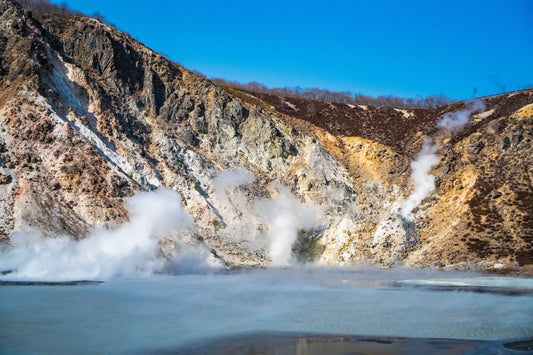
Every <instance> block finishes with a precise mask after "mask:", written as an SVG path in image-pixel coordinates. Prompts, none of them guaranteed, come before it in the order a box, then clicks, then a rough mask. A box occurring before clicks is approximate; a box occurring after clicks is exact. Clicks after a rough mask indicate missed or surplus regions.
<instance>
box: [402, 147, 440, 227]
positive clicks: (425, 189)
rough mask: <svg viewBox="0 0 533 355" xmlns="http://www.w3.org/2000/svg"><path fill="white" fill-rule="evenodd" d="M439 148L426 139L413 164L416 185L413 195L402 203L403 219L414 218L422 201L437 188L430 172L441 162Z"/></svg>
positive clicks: (413, 178)
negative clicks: (416, 209) (415, 211)
mask: <svg viewBox="0 0 533 355" xmlns="http://www.w3.org/2000/svg"><path fill="white" fill-rule="evenodd" d="M436 151H437V147H436V146H435V145H434V144H433V141H432V140H431V138H429V137H424V140H423V142H422V150H421V151H420V153H418V155H417V156H416V159H415V160H413V161H412V162H411V169H412V170H413V172H412V173H411V180H412V181H413V182H414V184H415V189H414V191H413V193H412V194H411V195H410V196H409V198H408V199H407V200H405V201H404V202H403V203H402V206H401V213H402V217H404V218H406V219H412V218H413V210H414V209H415V208H416V207H417V206H418V205H419V204H420V202H422V200H423V199H424V198H425V197H426V196H427V194H428V193H430V192H431V191H432V190H433V189H434V188H435V177H434V176H432V175H429V172H430V171H431V169H433V167H434V166H435V165H436V164H437V163H438V162H439V157H438V155H437V154H435V152H436Z"/></svg>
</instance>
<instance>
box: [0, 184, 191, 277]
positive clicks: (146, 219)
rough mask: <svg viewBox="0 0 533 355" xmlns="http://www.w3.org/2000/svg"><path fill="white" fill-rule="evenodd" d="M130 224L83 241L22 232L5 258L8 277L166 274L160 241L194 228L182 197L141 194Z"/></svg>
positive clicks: (1, 262) (0, 265) (133, 202)
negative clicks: (185, 210) (182, 205)
mask: <svg viewBox="0 0 533 355" xmlns="http://www.w3.org/2000/svg"><path fill="white" fill-rule="evenodd" d="M127 209H128V212H129V214H130V220H129V221H128V222H126V223H124V224H122V225H121V226H120V227H118V228H117V229H115V230H111V231H109V230H103V229H95V230H93V231H92V233H91V234H90V235H89V236H88V237H86V238H84V239H81V240H78V241H76V240H73V239H71V238H69V237H68V236H63V237H59V238H41V236H40V235H39V234H38V233H36V232H34V233H31V232H26V233H17V234H15V235H13V237H12V238H11V246H10V247H9V248H8V249H7V250H4V251H3V252H2V253H1V255H0V270H12V272H11V273H10V274H8V275H5V277H6V278H10V279H20V280H29V279H31V280H107V279H110V278H113V277H118V276H123V277H139V276H148V275H152V274H154V273H157V272H161V271H163V270H164V268H165V267H166V265H167V260H166V259H165V258H163V257H161V256H160V255H159V251H160V245H159V241H160V240H161V239H163V238H173V237H174V238H175V237H176V236H179V233H181V232H183V231H185V230H187V229H188V228H189V227H190V225H191V219H190V217H189V216H188V215H187V214H185V212H183V209H182V207H181V202H180V198H179V196H178V194H177V193H175V192H173V191H170V190H167V189H159V190H156V191H154V192H141V193H139V194H138V195H137V196H135V197H133V198H131V199H130V200H129V201H128V203H127Z"/></svg>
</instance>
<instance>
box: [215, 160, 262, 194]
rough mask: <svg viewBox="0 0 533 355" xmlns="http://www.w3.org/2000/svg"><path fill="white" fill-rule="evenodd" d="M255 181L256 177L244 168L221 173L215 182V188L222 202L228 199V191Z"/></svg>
mask: <svg viewBox="0 0 533 355" xmlns="http://www.w3.org/2000/svg"><path fill="white" fill-rule="evenodd" d="M254 181H255V175H254V174H252V173H251V172H249V171H248V170H246V169H244V168H238V169H236V170H227V171H223V172H221V173H220V174H219V175H218V176H217V177H216V178H215V180H214V181H213V187H214V188H215V191H216V193H217V196H218V197H219V199H220V200H222V201H223V200H225V199H226V198H227V190H228V189H230V188H235V187H237V186H241V185H245V184H251V183H252V182H254Z"/></svg>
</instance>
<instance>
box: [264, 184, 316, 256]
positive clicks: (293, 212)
mask: <svg viewBox="0 0 533 355" xmlns="http://www.w3.org/2000/svg"><path fill="white" fill-rule="evenodd" d="M276 188H277V190H278V192H279V194H278V196H277V197H276V198H275V199H274V200H268V201H260V202H258V203H257V204H256V209H257V210H258V212H260V213H261V214H263V215H264V216H265V218H266V220H267V223H268V225H269V235H270V238H271V241H270V248H269V256H270V259H271V260H272V264H273V265H276V266H288V265H290V264H291V263H292V259H293V258H292V245H293V244H294V242H295V241H296V239H297V237H298V231H299V230H302V229H303V230H310V229H312V228H313V227H314V226H315V224H316V223H317V222H318V220H319V216H320V214H321V211H320V209H319V208H318V207H316V206H306V205H303V204H302V203H300V202H299V201H298V200H297V199H296V198H295V197H294V196H293V195H292V194H291V193H290V191H289V190H288V189H287V188H286V187H283V186H280V185H278V186H277V187H276Z"/></svg>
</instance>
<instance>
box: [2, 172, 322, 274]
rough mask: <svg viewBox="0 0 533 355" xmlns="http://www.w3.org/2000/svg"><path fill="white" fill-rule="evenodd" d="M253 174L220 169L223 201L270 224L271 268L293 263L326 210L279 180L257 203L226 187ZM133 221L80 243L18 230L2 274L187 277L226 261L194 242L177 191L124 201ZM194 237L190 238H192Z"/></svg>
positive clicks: (218, 191) (4, 255) (219, 190)
mask: <svg viewBox="0 0 533 355" xmlns="http://www.w3.org/2000/svg"><path fill="white" fill-rule="evenodd" d="M254 180H255V176H254V175H253V174H252V173H250V172H249V171H247V170H245V169H242V168H241V169H237V170H234V171H224V172H221V173H220V174H219V175H218V176H217V178H216V179H214V181H213V186H214V188H215V192H216V196H217V197H218V199H219V200H220V201H219V203H221V204H222V206H228V205H229V206H231V205H235V204H236V203H237V204H244V206H241V208H242V207H244V208H246V209H250V210H251V211H252V217H253V219H254V221H245V222H244V223H246V224H250V225H254V223H255V224H258V223H261V224H262V225H264V226H266V229H267V233H266V235H265V236H264V237H265V238H266V239H267V249H268V255H269V256H270V258H271V261H272V265H274V266H289V265H291V264H293V263H294V259H293V257H292V245H293V244H294V242H295V241H296V239H297V236H298V232H299V231H302V230H309V229H312V228H313V227H314V226H315V225H316V223H318V221H319V218H320V215H321V210H320V209H319V208H318V207H316V206H307V205H304V204H302V203H300V202H299V201H298V200H297V199H296V198H295V197H294V196H293V195H292V194H291V193H290V191H289V189H288V188H286V187H284V186H282V185H280V184H274V186H273V190H275V191H276V196H275V197H274V198H273V199H272V200H271V199H260V200H258V201H256V202H254V203H250V202H249V201H246V200H245V198H244V197H243V196H241V195H239V194H233V195H232V197H233V201H230V199H229V197H228V194H227V193H228V192H229V191H231V190H232V189H235V188H237V187H239V186H241V185H245V184H250V183H252V182H253V181H254ZM127 209H128V212H129V214H130V220H129V221H128V222H126V223H124V224H122V225H121V226H119V227H118V228H116V229H114V230H104V229H95V230H93V231H92V232H91V233H90V235H89V236H87V237H86V238H84V239H81V240H73V239H72V238H70V237H68V236H62V237H58V238H44V237H42V235H41V234H40V233H39V232H38V231H27V232H20V233H16V234H14V235H13V236H12V238H11V244H10V246H9V247H6V248H5V249H4V250H3V251H2V252H1V253H0V271H3V272H4V273H6V272H8V273H6V275H3V276H2V278H3V279H11V280H32V281H71V280H109V279H112V278H116V277H127V278H132V277H133V278H135V277H148V276H151V275H154V274H160V273H172V274H183V273H188V272H192V273H195V272H198V271H205V270H208V269H216V268H219V267H221V266H222V263H221V262H220V260H218V259H214V257H213V255H212V254H211V253H210V252H209V251H208V250H207V248H206V247H205V246H203V245H201V244H199V243H196V244H195V245H193V246H191V243H187V240H188V238H187V236H188V235H189V234H190V232H191V230H193V229H194V221H193V219H192V218H191V217H190V216H189V215H187V214H186V213H185V212H184V211H183V208H182V205H181V198H180V196H178V194H177V193H176V192H174V191H170V190H167V189H158V190H155V191H152V192H141V193H139V194H138V195H136V196H134V197H133V198H131V199H130V200H129V201H128V202H127ZM189 239H190V238H189ZM168 242H170V243H171V244H172V245H175V246H176V247H175V252H174V253H171V255H169V254H168V253H166V255H164V256H163V255H162V253H161V245H162V244H167V245H168V244H169V243H168Z"/></svg>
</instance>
